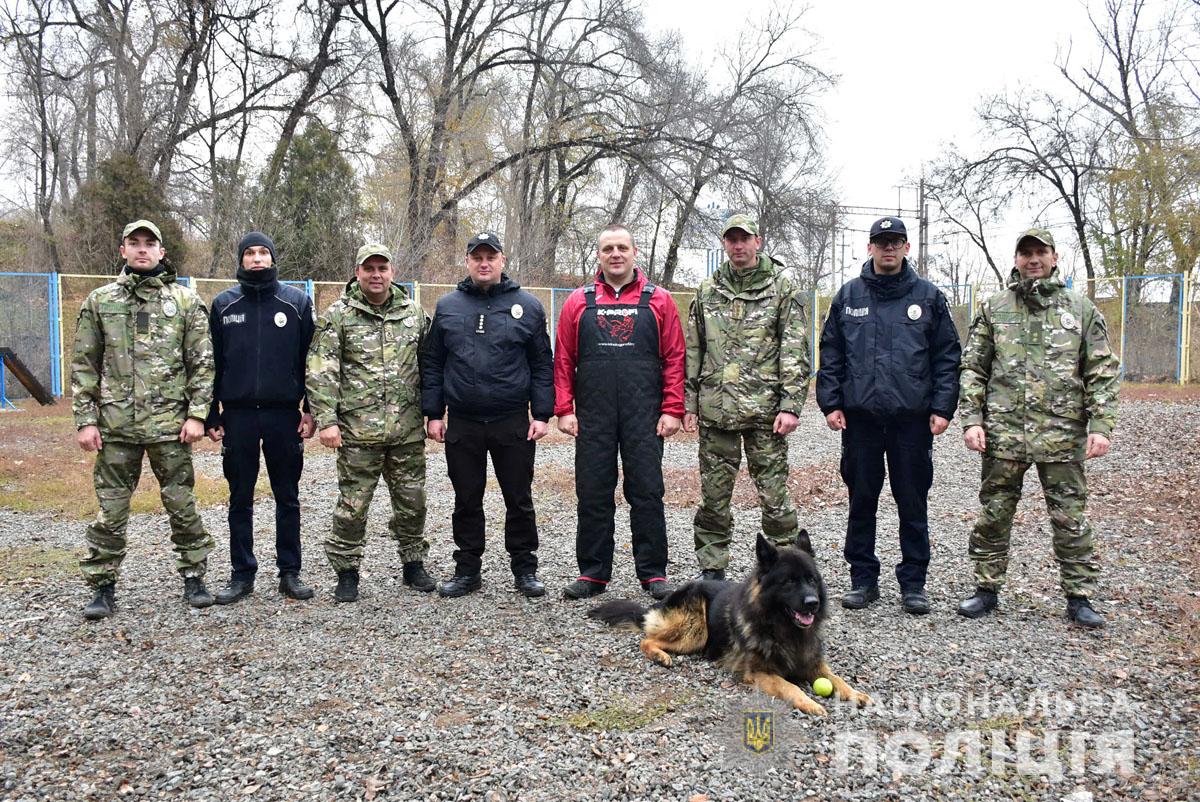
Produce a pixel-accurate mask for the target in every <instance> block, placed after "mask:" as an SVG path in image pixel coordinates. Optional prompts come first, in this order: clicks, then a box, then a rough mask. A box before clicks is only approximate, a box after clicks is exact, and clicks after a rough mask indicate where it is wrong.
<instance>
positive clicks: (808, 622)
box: [792, 613, 813, 627]
mask: <svg viewBox="0 0 1200 802" xmlns="http://www.w3.org/2000/svg"><path fill="white" fill-rule="evenodd" d="M792 615H794V616H795V617H796V621H797V622H798V623H799V624H800V626H802V627H808V626H812V622H813V616H812V613H792Z"/></svg>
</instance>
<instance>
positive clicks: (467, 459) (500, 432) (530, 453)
mask: <svg viewBox="0 0 1200 802" xmlns="http://www.w3.org/2000/svg"><path fill="white" fill-rule="evenodd" d="M528 433H529V416H528V415H527V414H526V413H524V412H520V413H517V414H516V415H511V416H509V417H506V418H502V419H500V420H495V421H491V422H489V423H483V422H480V421H475V420H469V419H467V418H459V417H455V416H454V413H453V412H451V413H450V419H449V421H448V422H447V424H446V469H447V472H448V473H449V474H450V484H452V485H453V486H454V515H453V516H452V518H451V527H452V529H453V531H454V545H455V546H457V548H456V549H455V551H454V563H455V566H456V569H455V570H456V572H457V573H459V574H464V575H474V574H478V573H479V570H480V566H481V565H482V562H483V548H484V529H485V526H484V524H485V521H484V516H483V491H484V489H485V488H486V487H487V458H488V454H491V455H492V468H493V470H495V472H496V481H497V482H499V484H500V493H501V495H503V496H504V507H505V510H506V513H505V516H504V548H505V549H507V550H508V555H509V561H510V563H511V565H512V571H513V574H514V575H520V574H531V573H533V572H534V571H536V570H537V553H536V552H537V547H538V532H537V515H536V513H535V512H534V509H533V490H532V488H533V460H534V452H535V448H536V444H535V443H534V442H533V441H532V440H527V439H526V435H528Z"/></svg>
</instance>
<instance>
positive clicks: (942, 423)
mask: <svg viewBox="0 0 1200 802" xmlns="http://www.w3.org/2000/svg"><path fill="white" fill-rule="evenodd" d="M949 425H950V421H948V420H946V419H945V418H943V417H942V416H941V415H930V416H929V431H931V432H933V436H934V437H937V436H938V435H939V434H941V433H942V432H944V431H946V427H947V426H949Z"/></svg>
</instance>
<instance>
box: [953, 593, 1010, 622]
mask: <svg viewBox="0 0 1200 802" xmlns="http://www.w3.org/2000/svg"><path fill="white" fill-rule="evenodd" d="M998 604H1000V597H999V596H997V595H996V591H994V590H988V589H987V588H976V589H975V595H974V596H972V597H970V598H969V599H963V600H962V601H961V602H959V605H958V614H959V615H961V616H965V617H967V618H979V617H980V616H984V615H987V614H988V613H990V612H991V611H992V610H995V609H996V605H998Z"/></svg>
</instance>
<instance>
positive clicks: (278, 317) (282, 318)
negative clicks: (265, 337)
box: [275, 312, 287, 329]
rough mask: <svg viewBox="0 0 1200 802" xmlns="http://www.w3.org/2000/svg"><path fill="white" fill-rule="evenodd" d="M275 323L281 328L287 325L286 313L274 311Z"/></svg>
mask: <svg viewBox="0 0 1200 802" xmlns="http://www.w3.org/2000/svg"><path fill="white" fill-rule="evenodd" d="M275 325H276V326H277V327H279V328H281V329H282V328H283V327H284V326H286V325H287V315H285V314H284V313H283V312H276V313H275Z"/></svg>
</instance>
